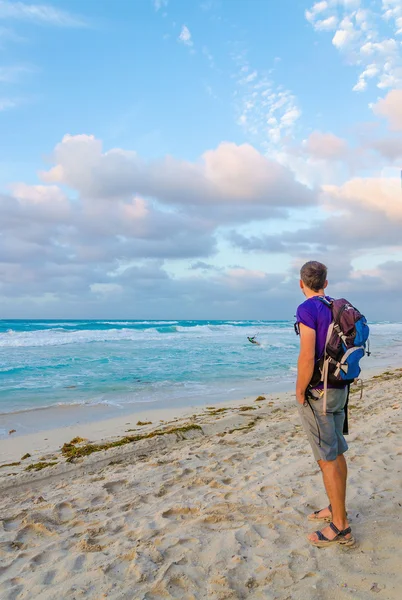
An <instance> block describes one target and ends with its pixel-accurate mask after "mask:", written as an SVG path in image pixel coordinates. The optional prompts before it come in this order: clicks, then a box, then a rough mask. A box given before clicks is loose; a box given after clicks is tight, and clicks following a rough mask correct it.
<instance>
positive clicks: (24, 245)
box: [0, 0, 402, 318]
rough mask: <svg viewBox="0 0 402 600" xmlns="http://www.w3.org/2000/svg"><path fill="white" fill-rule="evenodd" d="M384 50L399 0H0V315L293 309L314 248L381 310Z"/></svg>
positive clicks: (392, 168) (284, 313)
mask: <svg viewBox="0 0 402 600" xmlns="http://www.w3.org/2000/svg"><path fill="white" fill-rule="evenodd" d="M401 43H402V5H401V3H400V1H399V0H374V1H371V0H370V1H369V0H322V1H319V2H316V3H314V2H311V1H310V0H280V1H279V0H272V2H265V1H263V0H251V1H249V2H246V1H245V0H192V1H188V0H186V1H185V0H137V1H136V2H128V1H123V0H116V1H115V2H110V1H108V0H104V1H97V2H92V1H91V2H89V1H88V2H78V1H75V0H70V1H68V2H67V1H64V2H52V3H50V2H49V3H43V4H35V3H26V2H11V1H9V0H0V138H1V144H0V216H1V221H0V302H1V305H2V306H3V311H4V316H7V317H21V318H23V317H39V318H45V317H46V316H48V317H49V318H51V317H56V318H59V317H64V318H67V317H69V316H70V317H72V318H77V317H80V316H82V317H83V318H89V317H91V316H93V317H94V318H95V317H106V316H116V317H127V318H129V317H131V318H136V317H138V318H152V317H154V318H161V317H166V318H167V317H175V318H177V317H179V318H180V317H188V318H191V317H194V318H197V317H198V318H214V317H215V318H225V317H228V318H247V317H250V318H256V317H257V318H288V317H289V318H291V317H292V316H293V312H294V311H293V306H294V304H295V303H297V302H298V301H299V300H300V297H299V295H298V291H297V272H298V269H299V267H300V265H301V264H302V263H303V261H304V260H309V259H311V258H316V259H318V260H322V261H323V262H326V264H328V267H329V274H330V281H331V280H332V288H330V292H332V293H333V295H340V294H342V295H347V294H349V296H352V297H351V299H352V300H353V299H355V301H356V302H358V301H360V302H363V304H364V303H366V304H367V310H368V311H370V310H371V311H372V312H373V315H374V316H373V318H387V317H390V318H398V315H399V312H398V307H397V304H395V302H394V301H393V300H392V298H393V294H394V293H395V292H397V291H398V290H400V287H401V283H402V278H401V275H400V272H401V269H400V267H401V266H402V245H401V243H400V233H401V225H402V209H401V206H402V205H401V202H402V192H401V191H400V183H399V177H400V175H399V173H400V168H401V166H402V141H401V132H402V108H401V106H402V91H401V90H402V45H401ZM331 274H332V278H331ZM384 293H385V294H384ZM368 295H369V299H367V296H368ZM384 295H386V298H387V299H386V300H383V301H382V302H381V305H379V303H378V298H379V297H381V298H383V297H384ZM290 313H291V314H290Z"/></svg>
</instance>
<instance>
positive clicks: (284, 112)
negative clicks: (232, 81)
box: [234, 54, 301, 152]
mask: <svg viewBox="0 0 402 600" xmlns="http://www.w3.org/2000/svg"><path fill="white" fill-rule="evenodd" d="M234 59H235V61H236V63H237V67H238V73H237V76H236V79H237V87H236V92H235V95H234V99H235V107H236V111H237V114H238V116H237V123H238V124H239V125H240V126H241V127H242V128H243V130H244V131H245V133H246V134H247V135H248V136H249V137H250V138H251V139H252V140H253V141H254V142H258V143H259V144H260V145H261V147H262V148H264V150H266V151H268V152H270V151H272V148H273V146H275V145H277V144H278V143H279V142H280V141H281V140H282V139H283V138H284V137H286V136H291V135H293V133H294V129H295V126H296V124H297V122H298V120H299V118H300V116H301V110H300V108H299V106H298V104H297V99H296V97H295V96H294V94H292V92H291V91H289V90H286V89H284V88H283V87H282V86H280V85H275V84H274V82H273V81H272V80H271V79H270V78H268V77H267V76H265V75H263V74H260V73H259V72H258V71H257V70H255V69H252V68H251V66H250V64H249V63H248V61H247V60H245V59H244V56H243V55H241V54H240V55H237V56H235V57H234Z"/></svg>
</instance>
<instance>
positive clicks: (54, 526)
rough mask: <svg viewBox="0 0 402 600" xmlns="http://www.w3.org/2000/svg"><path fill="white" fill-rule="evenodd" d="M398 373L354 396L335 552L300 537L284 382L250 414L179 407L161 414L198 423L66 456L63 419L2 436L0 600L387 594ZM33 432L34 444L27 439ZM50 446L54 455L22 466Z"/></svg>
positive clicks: (301, 463)
mask: <svg viewBox="0 0 402 600" xmlns="http://www.w3.org/2000/svg"><path fill="white" fill-rule="evenodd" d="M401 376H402V371H398V372H395V373H394V374H393V376H390V377H383V378H380V379H372V380H371V381H370V383H369V384H368V385H367V386H366V390H365V394H364V396H363V399H362V400H359V399H358V394H353V395H352V397H351V404H352V407H354V408H352V409H351V415H350V427H351V435H350V436H348V438H347V439H348V442H349V443H350V450H349V452H348V453H347V457H348V460H349V467H350V479H349V491H348V511H349V515H350V520H351V526H352V528H353V533H354V535H355V537H356V539H357V543H356V546H355V547H353V548H348V549H347V548H341V547H339V546H336V547H332V548H329V549H322V550H319V549H317V548H314V547H312V546H310V545H309V544H308V543H307V541H306V534H307V533H308V532H309V531H311V530H312V528H311V523H308V522H307V520H306V515H307V514H308V513H309V512H311V510H313V509H315V508H321V507H322V506H324V505H325V502H326V499H325V496H324V493H323V488H322V483H321V476H320V474H319V470H318V468H317V465H316V463H314V461H313V459H312V455H311V451H310V448H309V446H308V443H307V440H306V437H305V435H304V433H303V431H302V430H301V427H300V425H299V422H298V414H297V411H296V407H295V405H294V402H295V401H294V400H293V399H292V397H291V395H290V394H288V395H287V396H285V397H284V396H279V395H275V396H274V397H267V398H266V400H265V401H263V402H258V403H257V402H254V401H249V402H248V404H249V405H250V406H253V407H255V408H256V410H250V411H241V410H239V404H238V403H231V404H232V406H234V408H233V409H232V410H229V411H226V412H221V413H218V414H216V415H206V414H205V412H206V411H204V413H202V412H200V413H199V415H198V416H197V417H194V418H181V419H179V420H178V421H176V422H175V423H173V425H174V426H180V425H183V424H186V423H189V422H190V423H196V424H199V425H201V426H202V431H200V430H192V431H189V432H187V433H186V434H182V435H180V434H174V433H172V434H169V435H163V436H157V437H153V438H151V439H146V440H142V441H138V442H133V443H130V444H127V445H124V446H121V447H118V448H113V449H110V450H108V451H102V452H97V453H94V454H92V455H91V456H88V457H85V458H81V459H78V461H77V463H75V464H73V463H66V462H65V458H63V457H62V455H61V453H60V451H59V450H57V448H58V447H59V446H60V445H61V444H62V443H63V442H65V441H68V440H69V439H70V438H71V435H77V430H76V429H70V430H68V431H65V430H59V431H57V432H56V431H54V432H46V435H44V434H43V433H42V434H39V437H36V438H35V436H25V437H19V438H15V439H12V436H11V437H10V439H9V440H3V441H2V443H1V445H0V451H1V452H2V455H1V462H2V463H3V464H4V463H6V462H9V460H8V459H7V460H4V459H5V456H7V457H8V458H9V457H11V458H12V459H13V461H14V460H15V459H17V460H18V461H19V459H20V458H21V455H22V454H23V453H24V451H28V452H31V454H32V457H31V458H28V459H25V460H24V461H22V462H21V464H20V465H16V466H11V467H4V468H1V469H0V506H1V510H0V518H1V520H0V564H1V567H0V598H1V600H3V599H4V600H11V599H12V600H18V599H31V598H32V599H34V598H35V599H36V598H39V599H40V600H50V599H54V600H63V599H71V600H72V599H76V600H78V599H81V598H89V599H91V600H100V599H103V598H113V599H116V600H123V599H124V600H133V599H144V600H157V599H163V598H178V599H183V600H190V599H201V598H202V599H204V598H205V599H208V600H209V599H211V600H228V599H233V600H234V599H243V598H244V599H246V598H247V599H251V600H254V599H261V600H267V599H268V600H269V599H277V600H298V599H300V600H331V599H334V600H335V599H336V600H343V599H346V598H348V599H353V600H357V599H362V600H366V599H369V598H377V597H378V598H379V599H381V600H384V599H386V600H391V599H395V600H396V599H397V600H400V598H401V597H402V592H401V590H402V575H401V565H402V547H401V539H402V526H401V504H402V493H401V491H402V475H401V471H402V429H401V409H400V406H402V398H401V391H402V378H401ZM278 397H279V399H277V398H278ZM241 404H242V405H244V404H246V402H245V401H242V403H241ZM220 406H221V405H220ZM220 406H219V408H220ZM176 413H177V411H176ZM136 417H137V418H139V417H138V414H137V415H136ZM256 417H259V418H258V419H257V418H256ZM159 418H162V419H163V418H164V417H162V416H160V417H159ZM124 421H125V422H129V421H130V418H127V417H124ZM247 425H250V427H247ZM123 426H124V424H123V423H120V424H119V423H117V421H116V420H113V423H112V422H109V426H107V425H106V423H103V424H99V423H98V424H93V425H91V426H88V425H85V426H83V430H82V431H81V432H80V433H81V435H82V436H83V437H89V438H90V439H91V441H95V440H99V439H100V438H102V437H103V438H105V437H106V433H108V434H109V435H116V433H120V434H121V435H124V429H123V431H122V430H121V428H122V427H123ZM107 427H109V428H108V429H105V428H107ZM124 427H125V428H129V427H130V426H124ZM131 427H132V425H131ZM169 427H172V425H169ZM137 429H138V430H140V431H142V430H145V431H152V430H153V429H155V425H149V426H146V427H144V428H140V427H138V428H137ZM229 431H231V433H229ZM35 435H36V436H38V434H35ZM43 437H47V438H48V440H47V443H48V445H47V447H46V446H42V447H41V448H39V447H37V446H34V442H35V440H36V442H38V443H39V442H40V443H43V442H44V440H43V439H42V438H43ZM5 448H6V449H7V448H8V449H7V451H6V452H5ZM33 448H36V450H35V452H33V451H32V450H33ZM38 450H40V452H39V451H38ZM42 453H43V456H42ZM53 457H54V460H55V461H57V463H58V464H57V465H55V466H51V467H47V468H46V469H44V470H42V471H39V472H37V473H35V472H34V473H30V472H27V471H25V470H24V469H25V468H26V466H27V465H29V464H30V463H34V462H38V459H40V458H43V459H44V460H47V461H49V460H51V459H52V458H53ZM10 473H11V474H10ZM13 473H15V475H14V474H13Z"/></svg>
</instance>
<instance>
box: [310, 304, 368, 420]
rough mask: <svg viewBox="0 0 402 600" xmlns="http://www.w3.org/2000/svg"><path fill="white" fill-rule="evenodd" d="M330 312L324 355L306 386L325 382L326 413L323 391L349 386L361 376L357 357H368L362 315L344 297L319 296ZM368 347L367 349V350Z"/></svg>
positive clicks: (319, 359)
mask: <svg viewBox="0 0 402 600" xmlns="http://www.w3.org/2000/svg"><path fill="white" fill-rule="evenodd" d="M319 300H320V301H321V302H323V304H325V305H326V306H328V308H329V309H330V310H331V312H332V321H331V324H330V326H329V328H328V333H327V338H326V342H325V349H324V353H323V355H322V356H321V357H320V358H318V360H317V361H316V364H315V367H314V373H313V377H312V379H311V381H310V384H309V387H310V388H314V387H315V386H317V385H318V384H319V383H323V384H324V406H323V410H324V413H325V412H326V404H327V403H326V390H327V386H328V384H330V385H331V386H333V387H337V386H338V387H344V386H345V385H350V384H351V383H353V381H354V380H355V379H357V378H358V377H359V375H360V371H361V368H360V360H361V359H362V358H363V356H364V355H365V354H367V356H370V350H369V348H370V345H369V333H370V330H369V326H368V325H367V320H366V317H365V316H364V315H362V314H361V313H360V311H358V310H357V308H355V307H354V306H353V305H352V304H351V303H350V302H348V301H347V300H345V298H339V299H337V300H334V299H333V298H331V299H330V300H328V299H327V298H325V297H322V296H319ZM366 347H367V351H366Z"/></svg>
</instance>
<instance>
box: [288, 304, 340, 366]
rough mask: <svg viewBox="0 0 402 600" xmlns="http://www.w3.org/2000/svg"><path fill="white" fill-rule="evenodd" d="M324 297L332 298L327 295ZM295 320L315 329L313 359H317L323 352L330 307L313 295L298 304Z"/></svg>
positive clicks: (330, 319) (329, 321) (330, 317)
mask: <svg viewBox="0 0 402 600" xmlns="http://www.w3.org/2000/svg"><path fill="white" fill-rule="evenodd" d="M325 297H326V299H327V300H332V298H330V297H329V296H325ZM296 321H297V322H298V323H303V325H306V326H307V327H310V328H311V329H314V330H315V332H316V338H315V359H316V360H318V359H319V358H320V356H322V354H323V352H324V349H325V340H326V339H327V332H328V327H329V325H330V323H331V321H332V313H331V310H330V308H329V307H328V306H326V305H325V304H324V303H323V302H322V301H321V300H319V299H318V297H317V296H313V297H312V298H308V299H307V300H305V301H304V302H303V303H302V304H300V306H299V307H298V309H297V312H296Z"/></svg>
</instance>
